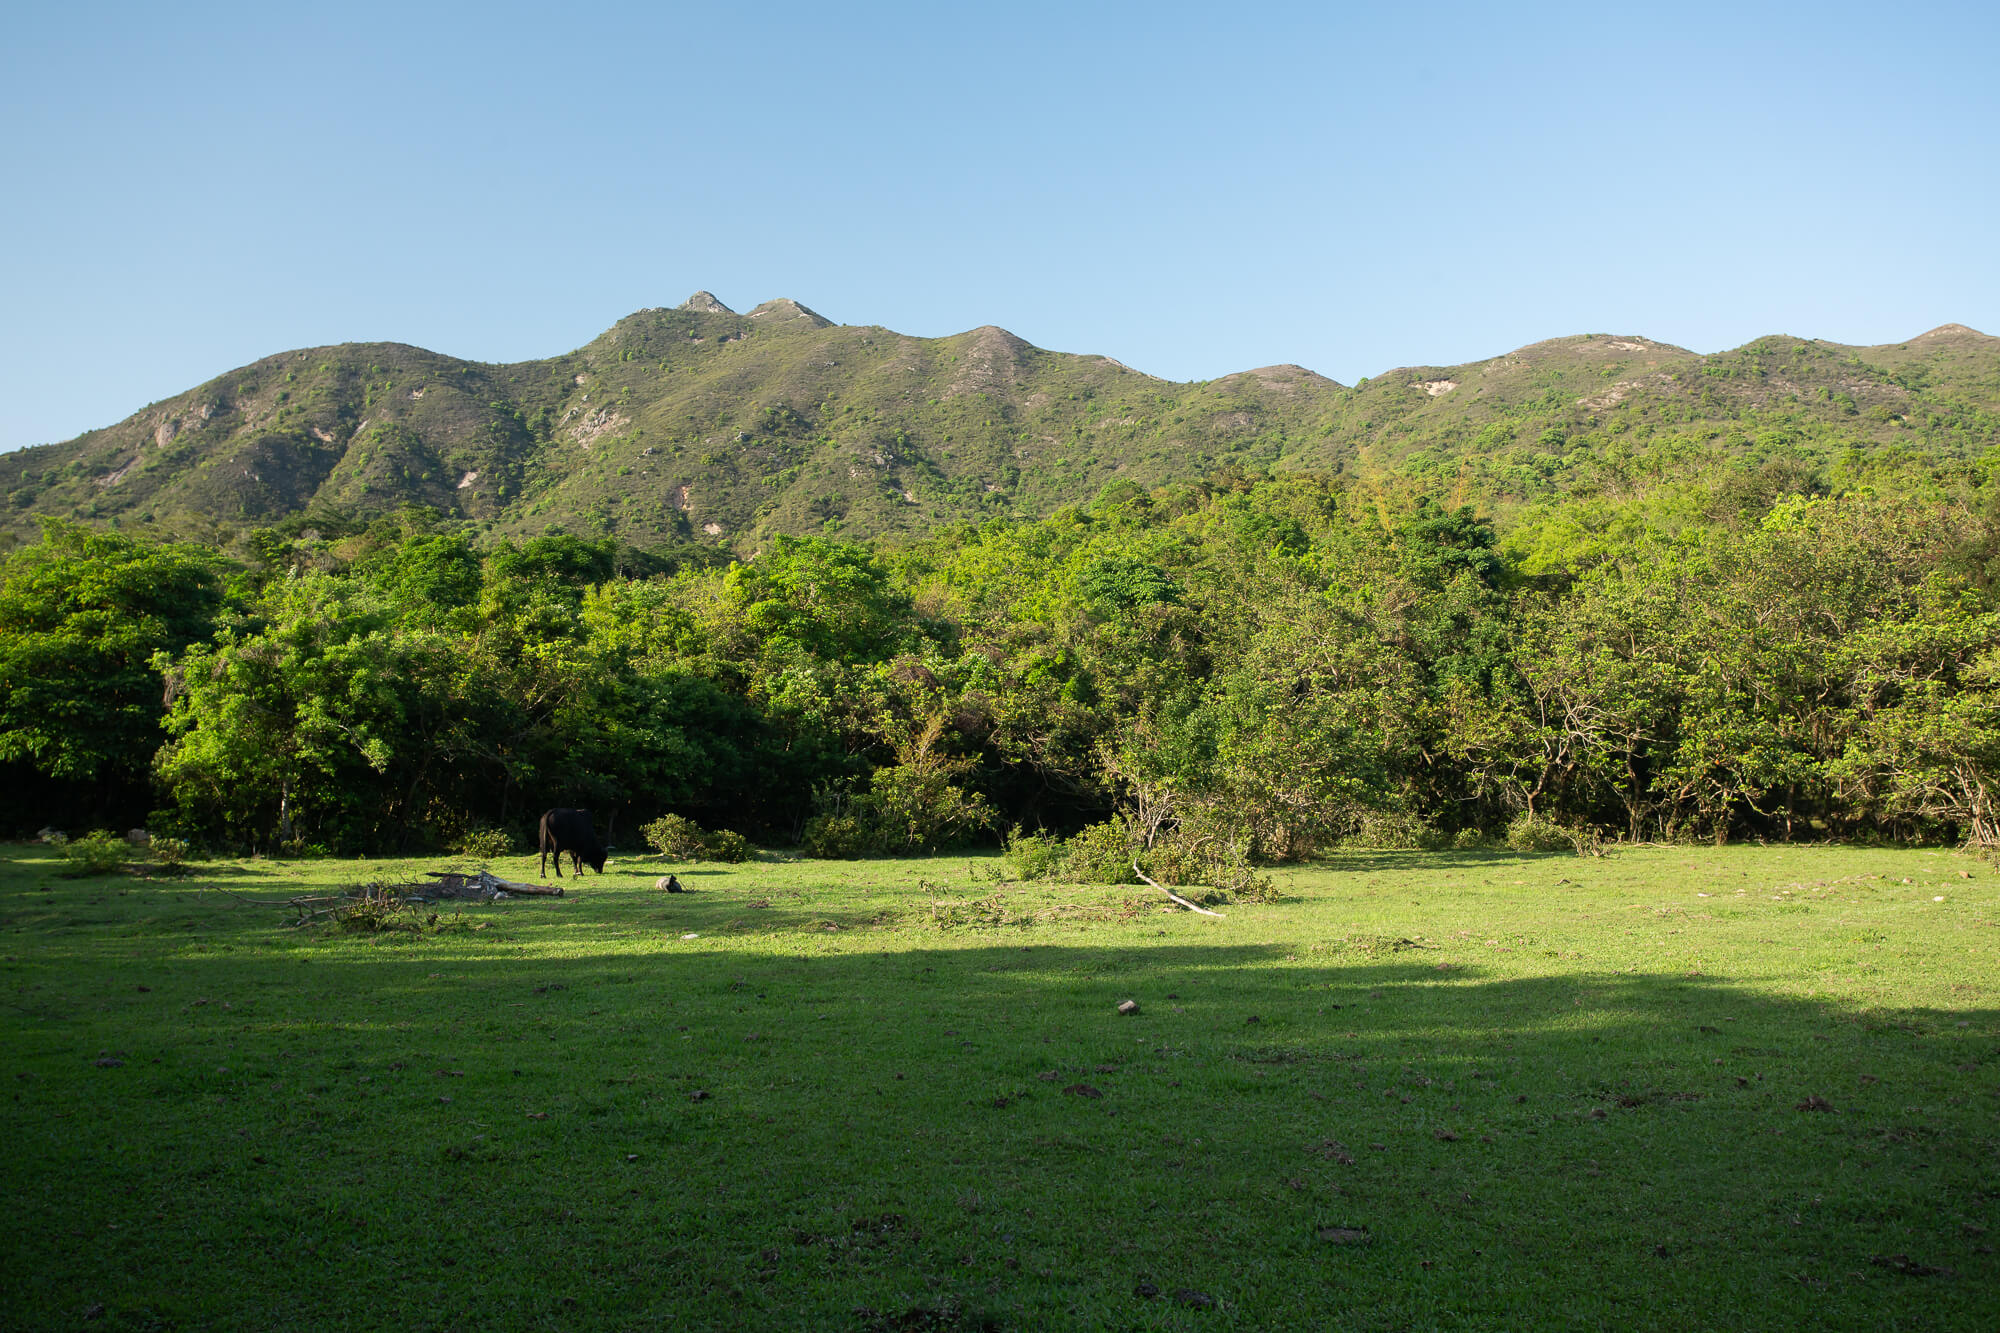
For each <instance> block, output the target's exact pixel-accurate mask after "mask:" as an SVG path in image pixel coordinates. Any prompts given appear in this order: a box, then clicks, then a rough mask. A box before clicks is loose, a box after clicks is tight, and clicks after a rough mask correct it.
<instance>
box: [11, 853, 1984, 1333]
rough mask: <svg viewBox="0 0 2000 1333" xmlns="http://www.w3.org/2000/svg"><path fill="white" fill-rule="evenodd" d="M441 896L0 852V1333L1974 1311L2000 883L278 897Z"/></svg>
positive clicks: (1705, 879)
mask: <svg viewBox="0 0 2000 1333" xmlns="http://www.w3.org/2000/svg"><path fill="white" fill-rule="evenodd" d="M448 864H450V863H449V862H448V861H445V860H426V861H422V862H404V863H394V862H386V863H385V862H381V861H375V862H352V861H344V862H342V861H317V862H302V863H279V862H269V861H259V862H247V863H231V864H216V865H205V866H201V867H197V868H196V873H195V874H193V875H192V876H190V877H188V878H186V879H182V880H141V879H136V878H129V877H124V876H112V877H104V878H96V879H86V880H66V879H62V878H59V877H58V876H57V874H56V871H57V870H58V869H59V868H60V862H59V861H58V860H57V858H56V857H55V855H54V853H53V851H52V850H51V849H48V848H41V847H23V846H15V847H9V848H5V849H0V954H4V960H0V983H4V995H5V1001H6V1003H5V1009H4V1011H0V1013H3V1015H4V1016H0V1057H4V1060H0V1068H4V1070H5V1075H4V1076H5V1080H6V1085H7V1087H6V1092H7V1099H6V1101H5V1103H4V1105H5V1107H6V1121H5V1129H6V1138H7V1146H8V1151H7V1153H6V1157H5V1164H4V1166H0V1182H4V1190H5V1199H6V1201H7V1207H8V1211H9V1213H10V1214H11V1216H10V1218H9V1221H10V1224H11V1225H10V1234H9V1238H8V1241H7V1244H6V1245H5V1247H4V1260H0V1325H4V1326H5V1327H7V1328H18V1329H40V1328H67V1327H89V1328H184V1329H211V1328H218V1329H253V1328H254V1329H263V1328H276V1327H293V1328H296V1327H314V1328H350V1327H351V1328H440V1329H442V1328H462V1329H504V1328H565V1329H571V1328H573V1329H585V1328H588V1329H623V1328H653V1327H678V1328H835V1329H848V1328H853V1329H870V1328H880V1329H958V1328H966V1329H971V1328H1021V1329H1031V1328H1044V1327H1065V1328H1114V1329H1124V1328H1220V1327H1235V1328H1415V1329H1423V1328H1463V1329H1470V1328H1504V1329H1522V1328H1635V1327H1639V1328H1643V1327H1657V1328H1740V1329H1779V1328H1806V1327H1811V1328H1855V1329H1862V1328H1865V1329H1871V1330H1881V1329H1925V1330H1931V1329H1979V1330H1988V1329H1992V1328H1994V1327H1996V1326H2000V1259H1996V1258H1995V1255H1994V1247H1995V1245H1996V1244H2000V1167H1997V1166H1996V1164H2000V1013H1996V1005H1995V999H1996V985H2000V971H1996V962H1997V961H2000V894H1996V893H1995V891H1994V886H1995V884H1996V878H2000V877H1996V875H1995V873H1994V872H1993V871H1992V870H1991V868H1990V867H1989V866H1988V865H1987V864H1986V863H1984V862H1981V861H1978V860H1974V859H1971V858H1968V857H1965V856H1961V855H1958V854H1956V853H1953V852H1951V851H1923V850H1893V851H1861V850H1849V849H1824V848H1814V849H1793V848H1768V849H1767V848H1754V847H1741V848H1739V847H1731V848H1722V849H1713V848H1685V847H1677V848H1644V849H1633V850H1622V851H1618V852H1615V853H1613V854H1612V855H1610V856H1607V857H1605V858H1603V859H1578V858H1575V857H1522V856H1515V855H1512V854H1505V853H1437V854H1420V853H1377V854H1368V855H1360V854H1357V855H1352V856H1348V857H1345V858H1343V859H1340V860H1338V861H1334V862H1330V863H1327V864H1325V865H1321V866H1318V867H1314V868H1311V869H1305V870H1296V871H1283V872H1279V873H1278V875H1277V880H1278V883H1279V886H1280V888H1281V889H1282V890H1283V892H1284V895H1285V897H1284V900H1283V901H1281V902H1278V903H1275V904H1269V905H1254V904H1240V903H1239V904H1234V905H1231V906H1227V907H1224V908H1223V909H1222V910H1223V911H1224V912H1226V913H1227V916H1226V919H1224V920H1211V919H1208V918H1203V917H1198V916H1194V915H1191V914H1189V913H1186V912H1183V911H1180V910H1179V909H1175V908H1172V907H1170V906H1168V905H1166V904H1164V902H1163V900H1161V899H1160V897H1159V896H1158V895H1157V894H1154V893H1152V892H1151V891H1150V890H1146V889H1143V888H1094V887H1077V886H1046V885H1018V884H1009V883H1004V882H998V876H999V875H1000V874H1001V873H1002V872H1003V871H1004V869H1005V865H1004V863H1003V862H1001V861H999V860H996V859H992V858H973V859H970V860H969V859H968V858H966V857H963V856H959V857H939V858H935V859H929V860H906V861H887V862H862V863H825V862H778V861H764V862H757V863H752V864H748V865H743V866H734V867H715V866H696V867H679V866H676V867H673V868H674V869H676V870H678V871H679V873H680V876H681V879H682V881H683V882H684V883H686V884H687V885H688V886H689V888H690V889H691V890H692V892H690V893H688V894H685V895H679V896H669V895H666V894H663V893H660V892H657V891H655V890H654V889H653V888H652V882H653V879H654V877H655V876H657V875H659V874H661V873H663V870H664V869H665V867H663V866H660V865H658V864H656V863H653V862H651V861H646V860H640V859H626V860H623V861H618V860H614V862H613V863H612V864H611V865H610V867H608V870H609V873H607V874H605V875H604V876H602V877H601V878H600V877H596V876H588V877H586V879H585V880H584V881H583V883H582V885H581V886H580V888H579V890H578V892H577V893H576V894H575V895H574V896H572V897H569V898H566V899H563V900H560V901H555V900H522V899H516V900H512V901H506V902H498V903H493V904H488V905H476V906H475V905H467V906H464V907H463V908H462V909H458V908H454V907H452V906H451V905H449V904H444V905H440V907H439V908H438V911H439V912H440V919H439V921H438V922H437V924H436V925H435V926H432V927H430V928H428V929H424V930H422V931H419V932H411V931H385V932H381V933H376V934H366V933H351V932H345V931H339V930H317V931H314V930H300V929H294V928H289V927H288V926H287V925H286V924H285V923H286V921H287V919H288V917H287V914H286V913H285V912H283V911H282V910H280V909H279V908H277V907H275V906H273V904H277V903H281V902H283V900H285V899H287V898H289V897H292V896H294V895H296V894H299V893H302V892H304V891H306V890H308V889H312V888H316V887H319V888H324V887H327V886H333V885H348V884H355V883H360V882H363V881H367V880H376V879H381V880H392V881H393V880H399V879H407V878H413V877H415V875H416V872H418V871H420V870H422V869H426V868H435V867H442V866H445V865H448ZM494 868H495V870H496V871H498V872H499V873H501V874H505V875H508V876H510V877H514V878H533V875H534V872H533V862H532V859H531V858H516V859H510V860H509V861H508V862H506V863H505V864H503V865H496V866H495V867H494ZM572 882H573V881H572ZM1126 999H1132V1000H1136V1001H1137V1002H1138V1004H1139V1006H1140V1008H1139V1011H1138V1013H1137V1014H1135V1015H1132V1016H1129V1017H1125V1016H1120V1015H1119V1014H1118V1013H1117V1012H1116V1006H1117V1005H1118V1003H1119V1002H1120V1001H1122V1000H1126Z"/></svg>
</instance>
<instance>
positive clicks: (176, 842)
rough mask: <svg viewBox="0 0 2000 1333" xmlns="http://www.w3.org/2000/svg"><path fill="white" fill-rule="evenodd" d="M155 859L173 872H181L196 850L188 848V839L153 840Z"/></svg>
mask: <svg viewBox="0 0 2000 1333" xmlns="http://www.w3.org/2000/svg"><path fill="white" fill-rule="evenodd" d="M152 849H153V859H154V860H155V861H158V862H159V863H160V864H161V865H162V866H164V867H165V868H166V869H168V870H171V871H180V870H182V869H183V868H185V867H186V865H187V859H188V857H189V856H191V855H192V854H193V851H194V849H193V848H191V847H189V846H188V840H187V839H186V838H166V837H160V838H155V839H153V844H152Z"/></svg>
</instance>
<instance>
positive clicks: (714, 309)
mask: <svg viewBox="0 0 2000 1333" xmlns="http://www.w3.org/2000/svg"><path fill="white" fill-rule="evenodd" d="M675 309H677V310H692V311H694V312H695V313H696V314H697V315H733V314H735V313H736V312H735V311H734V310H731V309H730V308H729V307H728V306H726V305H724V304H722V302H720V301H718V300H716V299H715V293H714V292H696V293H695V294H694V295H693V296H690V297H689V298H688V299H687V300H685V301H683V302H681V303H680V304H679V305H678V306H676V307H675Z"/></svg>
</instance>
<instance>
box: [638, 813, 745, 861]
mask: <svg viewBox="0 0 2000 1333" xmlns="http://www.w3.org/2000/svg"><path fill="white" fill-rule="evenodd" d="M639 836H640V837H642V838H644V839H645V840H646V842H647V844H648V845H650V846H651V847H652V848H653V850H654V851H657V852H659V853H660V854H661V855H663V856H668V857H672V858H673V859H674V860H676V861H729V862H736V861H747V860H749V859H750V840H749V839H748V838H746V837H744V836H743V835H742V834H741V833H737V832H735V831H733V830H731V829H716V830H714V831H712V832H711V831H709V830H706V829H704V828H702V826H701V825H699V824H697V823H695V822H694V821H693V820H692V819H688V818H685V817H683V816H681V815H661V816H660V817H659V818H658V819H656V820H654V821H653V822H652V823H650V824H648V825H646V826H645V827H644V828H642V829H640V830H639Z"/></svg>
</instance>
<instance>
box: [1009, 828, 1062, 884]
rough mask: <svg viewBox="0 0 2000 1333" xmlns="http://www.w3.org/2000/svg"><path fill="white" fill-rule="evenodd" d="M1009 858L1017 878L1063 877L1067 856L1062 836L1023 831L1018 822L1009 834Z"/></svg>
mask: <svg viewBox="0 0 2000 1333" xmlns="http://www.w3.org/2000/svg"><path fill="white" fill-rule="evenodd" d="M1007 859H1008V860H1009V861H1012V862H1013V863H1014V875H1015V877H1016V878H1017V879H1061V878H1062V872H1063V862H1064V861H1065V860H1066V859H1067V858H1066V857H1065V856H1064V853H1063V844H1062V839H1061V838H1056V837H1051V836H1049V835H1048V834H1046V833H1023V832H1021V826H1020V825H1019V824H1016V825H1015V826H1014V827H1013V829H1012V830H1010V831H1009V832H1008V834H1007Z"/></svg>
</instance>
